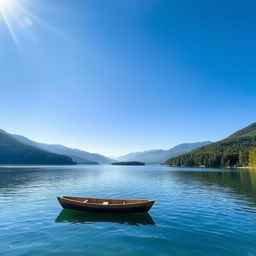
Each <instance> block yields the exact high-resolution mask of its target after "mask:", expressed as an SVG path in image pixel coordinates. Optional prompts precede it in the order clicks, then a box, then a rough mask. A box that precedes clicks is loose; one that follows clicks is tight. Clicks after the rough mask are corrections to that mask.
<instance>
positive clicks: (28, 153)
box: [0, 130, 75, 165]
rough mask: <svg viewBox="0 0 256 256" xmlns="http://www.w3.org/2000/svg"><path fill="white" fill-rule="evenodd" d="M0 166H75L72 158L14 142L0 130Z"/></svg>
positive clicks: (14, 140) (11, 137)
mask: <svg viewBox="0 0 256 256" xmlns="http://www.w3.org/2000/svg"><path fill="white" fill-rule="evenodd" d="M0 164H49V165H57V164H58V165H62V164H75V162H74V161H73V160H72V158H70V157H68V156H65V155H60V154H54V153H50V152H47V151H45V150H42V149H39V148H36V147H33V146H31V145H28V144H25V143H22V142H20V141H18V140H16V139H15V138H14V137H13V136H12V135H10V134H8V133H7V132H5V131H3V130H0Z"/></svg>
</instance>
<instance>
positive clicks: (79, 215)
mask: <svg viewBox="0 0 256 256" xmlns="http://www.w3.org/2000/svg"><path fill="white" fill-rule="evenodd" d="M55 222H69V223H71V224H79V223H80V224H89V223H94V222H113V223H119V224H128V225H153V226H154V225H155V222H154V220H153V219H152V217H151V216H150V215H149V214H148V213H129V214H116V213H115V214H111V213H93V212H82V211H75V210H67V209H63V210H62V211H61V212H60V214H59V216H58V217H57V218H56V219H55Z"/></svg>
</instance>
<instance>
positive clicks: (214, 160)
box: [165, 123, 256, 167]
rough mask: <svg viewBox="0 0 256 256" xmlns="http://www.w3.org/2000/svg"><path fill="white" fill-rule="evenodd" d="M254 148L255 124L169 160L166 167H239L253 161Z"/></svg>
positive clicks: (255, 145) (255, 140)
mask: <svg viewBox="0 0 256 256" xmlns="http://www.w3.org/2000/svg"><path fill="white" fill-rule="evenodd" d="M254 148H256V123H252V124H251V125H249V126H247V127H245V128H243V129H241V130H239V131H237V132H235V133H233V134H232V135H230V136H229V137H227V138H226V139H223V140H220V141H218V142H215V143H212V144H210V145H207V146H204V147H201V148H199V149H196V150H193V151H192V152H189V153H187V154H183V155H181V156H178V157H174V158H171V159H169V160H167V161H166V162H165V164H166V165H175V166H206V167H239V166H248V165H250V164H251V162H253V161H254V155H255V154H254V152H255V150H254Z"/></svg>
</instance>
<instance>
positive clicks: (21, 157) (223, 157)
mask: <svg viewBox="0 0 256 256" xmlns="http://www.w3.org/2000/svg"><path fill="white" fill-rule="evenodd" d="M116 160H118V161H119V162H129V161H130V162H142V163H146V164H162V163H164V162H165V164H166V165H175V166H192V167H193V166H206V167H233V166H234V167H239V166H254V165H256V164H255V163H256V123H252V124H251V125H249V126H247V127H245V128H244V129H241V130H239V131H237V132H235V133H233V134H232V135H230V136H229V137H227V138H226V139H223V140H220V141H218V142H215V143H212V142H211V141H203V142H196V143H183V144H180V145H177V146H175V147H173V148H171V149H169V150H162V149H160V150H149V151H144V152H135V153H130V154H127V155H124V156H120V157H118V158H116V159H115V160H114V159H111V158H108V157H106V156H103V155H100V154H96V153H89V152H87V151H83V150H79V149H73V148H69V147H66V146H63V145H59V144H45V143H39V142H36V141H32V140H30V139H28V138H26V137H24V136H21V135H12V134H9V133H7V132H5V131H3V130H0V164H59V165H62V164H76V163H78V164H111V163H113V162H116ZM252 163H254V164H252Z"/></svg>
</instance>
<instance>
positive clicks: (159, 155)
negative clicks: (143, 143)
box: [117, 141, 212, 164]
mask: <svg viewBox="0 0 256 256" xmlns="http://www.w3.org/2000/svg"><path fill="white" fill-rule="evenodd" d="M210 143H212V142H211V141H204V142H196V143H183V144H180V145H177V146H175V147H173V148H171V149H169V150H163V149H159V150H149V151H144V152H136V153H130V154H127V155H124V156H120V157H118V159H117V160H118V161H139V162H143V163H146V164H162V163H164V162H165V161H166V160H167V159H169V158H171V157H175V156H178V155H182V154H184V153H187V152H190V151H192V150H194V149H196V148H199V147H202V146H204V145H208V144H210Z"/></svg>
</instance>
